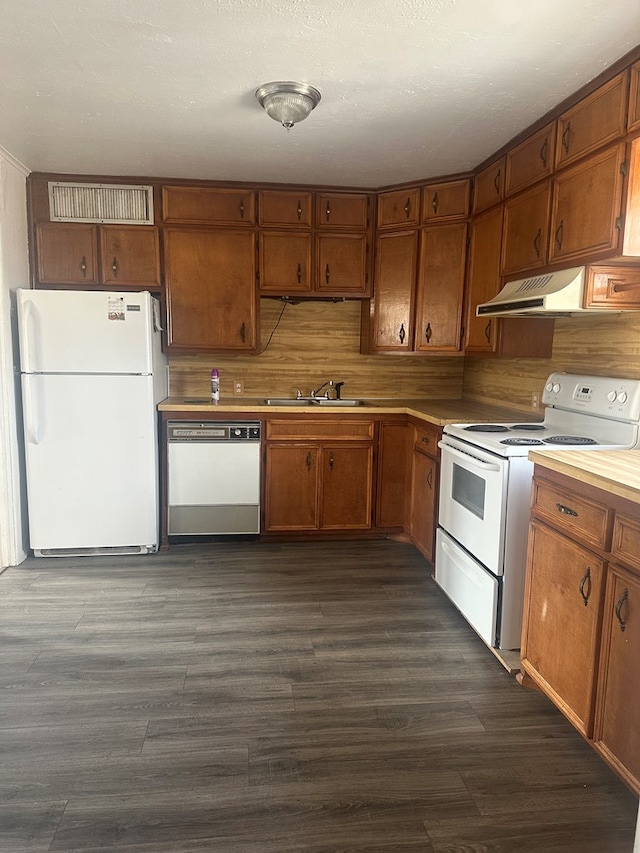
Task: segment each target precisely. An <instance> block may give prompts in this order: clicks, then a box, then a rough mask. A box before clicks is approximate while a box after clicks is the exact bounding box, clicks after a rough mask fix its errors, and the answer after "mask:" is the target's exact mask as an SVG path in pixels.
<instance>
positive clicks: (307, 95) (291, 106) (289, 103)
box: [256, 81, 322, 129]
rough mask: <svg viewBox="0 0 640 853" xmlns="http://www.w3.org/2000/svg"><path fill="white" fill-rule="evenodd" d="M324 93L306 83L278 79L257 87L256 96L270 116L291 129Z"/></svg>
mask: <svg viewBox="0 0 640 853" xmlns="http://www.w3.org/2000/svg"><path fill="white" fill-rule="evenodd" d="M321 97H322V95H321V94H320V92H319V91H318V90H317V89H314V88H313V86H308V85H307V84H306V83H292V82H287V81H276V82H274V83H265V84H264V85H263V86H260V88H259V89H256V98H257V99H258V101H259V103H260V105H261V106H262V107H264V109H265V110H266V113H267V115H268V116H270V117H271V118H272V119H273V120H274V121H279V122H280V124H281V125H282V126H283V127H286V128H287V129H290V128H292V127H293V125H294V124H297V123H298V122H300V121H303V120H304V119H305V118H306V117H307V116H308V115H309V113H310V112H311V110H313V109H315V108H316V107H317V105H318V104H319V103H320V98H321Z"/></svg>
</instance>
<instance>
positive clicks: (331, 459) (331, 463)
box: [329, 453, 333, 471]
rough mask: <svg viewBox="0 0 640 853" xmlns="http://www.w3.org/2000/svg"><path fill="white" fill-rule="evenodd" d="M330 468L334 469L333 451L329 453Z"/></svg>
mask: <svg viewBox="0 0 640 853" xmlns="http://www.w3.org/2000/svg"><path fill="white" fill-rule="evenodd" d="M329 470H330V471H333V453H330V454H329Z"/></svg>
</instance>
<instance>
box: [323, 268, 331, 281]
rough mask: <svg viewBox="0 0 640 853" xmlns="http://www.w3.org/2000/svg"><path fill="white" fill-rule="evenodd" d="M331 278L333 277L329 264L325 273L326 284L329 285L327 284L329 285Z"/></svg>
mask: <svg viewBox="0 0 640 853" xmlns="http://www.w3.org/2000/svg"><path fill="white" fill-rule="evenodd" d="M330 278H331V276H330V274H329V264H327V267H326V269H325V271H324V280H325V281H326V283H327V284H329V279H330Z"/></svg>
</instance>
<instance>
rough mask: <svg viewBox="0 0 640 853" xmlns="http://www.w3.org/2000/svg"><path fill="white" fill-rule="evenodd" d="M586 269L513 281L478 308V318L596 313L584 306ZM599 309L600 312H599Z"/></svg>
mask: <svg viewBox="0 0 640 853" xmlns="http://www.w3.org/2000/svg"><path fill="white" fill-rule="evenodd" d="M585 279H586V267H573V268H572V269H568V270H561V271H560V272H551V273H547V274H545V275H537V276H533V277H531V278H523V279H519V280H517V281H509V282H507V284H505V286H504V287H503V288H502V290H501V291H500V293H498V295H497V296H494V297H493V299H490V300H489V301H488V302H483V303H482V304H481V305H478V307H477V308H476V316H477V317H553V316H556V315H565V314H578V313H582V312H584V311H589V312H592V311H593V310H594V309H593V308H588V309H587V308H584V307H583V293H584V283H585ZM596 310H597V309H596Z"/></svg>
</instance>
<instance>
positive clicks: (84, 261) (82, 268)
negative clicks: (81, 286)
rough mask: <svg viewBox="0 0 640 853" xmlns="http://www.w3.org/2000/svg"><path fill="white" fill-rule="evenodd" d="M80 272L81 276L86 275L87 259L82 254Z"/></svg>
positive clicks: (84, 276)
mask: <svg viewBox="0 0 640 853" xmlns="http://www.w3.org/2000/svg"><path fill="white" fill-rule="evenodd" d="M80 272H81V273H82V277H83V278H86V277H87V259H86V257H85V256H84V255H83V256H82V260H81V261H80Z"/></svg>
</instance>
